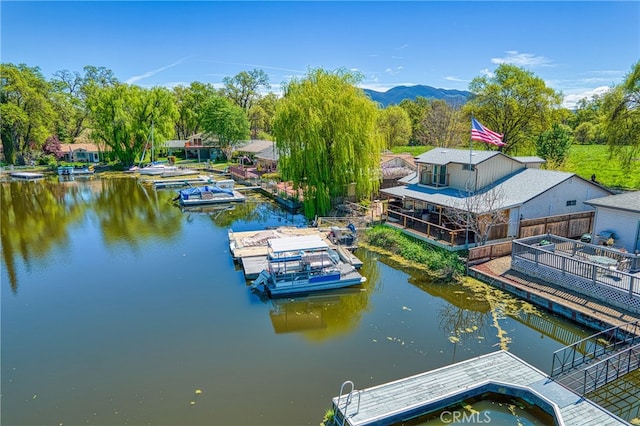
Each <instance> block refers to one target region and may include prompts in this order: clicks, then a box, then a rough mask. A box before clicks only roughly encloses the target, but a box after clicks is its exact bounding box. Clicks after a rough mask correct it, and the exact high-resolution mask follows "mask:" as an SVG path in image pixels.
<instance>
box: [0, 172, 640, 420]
mask: <svg viewBox="0 0 640 426" xmlns="http://www.w3.org/2000/svg"><path fill="white" fill-rule="evenodd" d="M174 195H175V191H173V190H159V191H156V190H154V189H153V188H151V187H148V186H143V185H141V184H140V183H138V181H137V180H136V179H135V178H132V177H123V178H111V179H100V178H94V179H91V180H75V181H70V182H58V178H57V177H55V178H50V179H46V180H44V181H39V182H11V183H3V184H2V193H1V197H2V205H1V208H2V209H1V217H0V219H1V230H2V271H1V272H2V275H1V277H0V278H1V280H2V281H1V286H2V293H1V296H2V305H1V308H2V317H1V320H2V322H1V326H2V329H1V331H2V337H1V344H2V346H1V348H2V424H3V425H36V424H38V425H40V424H45V425H81V424H91V425H143V424H144V425H146V424H153V425H186V426H188V425H318V424H319V423H320V421H321V420H322V417H323V415H324V412H325V411H326V410H327V409H328V408H330V403H331V398H332V397H333V396H335V395H337V394H338V392H339V389H340V385H341V384H342V383H343V382H344V381H345V380H351V381H353V382H354V383H355V386H356V388H359V389H362V388H365V387H369V386H373V385H376V384H380V383H383V382H387V381H391V380H396V379H400V378H403V377H405V376H408V375H413V374H417V373H420V372H423V371H426V370H430V369H433V368H437V367H442V366H444V365H448V364H450V363H453V362H457V361H461V360H465V359H468V358H472V357H475V356H478V355H482V354H486V353H489V352H493V351H496V350H499V349H500V348H506V349H508V350H509V351H510V352H512V353H514V354H515V355H517V356H518V357H520V358H522V359H524V360H525V361H527V362H529V363H530V364H532V365H534V366H535V367H537V368H539V369H540V370H542V371H544V372H549V370H550V367H551V361H552V353H553V351H555V350H557V349H559V348H561V347H563V346H564V345H565V344H568V343H572V342H573V341H575V340H577V339H579V338H582V337H585V336H587V335H589V334H591V330H586V329H583V328H582V327H580V326H577V325H575V324H572V323H569V322H567V321H565V320H562V319H560V318H558V317H555V316H553V315H551V314H548V313H546V312H543V311H540V310H538V309H535V308H533V307H532V306H530V305H528V304H527V303H525V302H522V301H518V300H516V299H514V298H512V297H510V296H508V295H507V294H505V293H502V292H500V291H498V290H496V289H493V288H491V287H488V286H485V285H482V284H479V283H477V282H471V283H470V284H468V285H461V284H447V283H433V282H430V281H429V280H428V279H426V278H424V277H423V276H422V274H420V273H416V272H410V271H403V270H402V269H399V268H397V267H396V266H394V265H392V264H390V263H389V262H388V261H387V260H386V259H385V258H383V257H382V256H381V255H379V254H376V253H373V252H369V251H366V250H364V249H362V248H361V249H358V251H356V254H357V255H358V256H359V257H360V258H361V260H363V262H364V266H363V267H362V270H361V272H362V274H363V275H364V276H366V277H367V278H368V280H367V282H366V283H365V284H364V286H363V288H362V289H359V288H356V289H350V290H347V291H344V290H343V291H339V292H329V293H324V294H321V295H317V296H315V297H307V298H297V299H284V300H265V299H261V298H260V297H259V296H258V295H256V294H253V293H252V292H251V290H250V289H249V287H248V283H247V282H246V280H245V278H244V275H243V273H242V270H241V269H240V268H239V267H238V266H237V265H235V264H234V262H233V259H232V257H231V255H230V253H229V246H228V244H229V241H228V236H227V231H228V230H229V229H233V230H234V231H247V230H258V229H263V228H265V227H273V226H281V225H298V226H303V225H305V223H306V221H305V220H304V218H303V217H302V216H300V215H292V214H291V213H288V212H286V211H284V210H282V209H281V208H280V207H278V206H277V205H276V204H275V203H273V202H272V201H270V200H268V199H266V198H263V197H262V196H260V195H258V194H255V193H251V192H248V195H249V200H248V202H247V203H245V204H241V205H235V206H234V207H233V209H230V210H224V209H218V210H210V211H206V212H183V211H181V210H180V209H179V208H178V207H176V206H175V205H173V204H172V203H171V199H172V198H173V197H174ZM636 383H637V382H636ZM607 408H609V409H612V408H611V407H607ZM614 408H615V407H614ZM620 410H622V409H618V412H616V411H615V409H612V411H614V412H616V414H619V415H620ZM623 414H624V413H623Z"/></svg>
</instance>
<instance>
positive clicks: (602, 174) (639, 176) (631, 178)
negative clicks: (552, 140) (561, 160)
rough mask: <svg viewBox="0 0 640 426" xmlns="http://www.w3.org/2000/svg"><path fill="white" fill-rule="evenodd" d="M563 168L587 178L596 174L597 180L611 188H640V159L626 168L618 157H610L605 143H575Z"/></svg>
mask: <svg viewBox="0 0 640 426" xmlns="http://www.w3.org/2000/svg"><path fill="white" fill-rule="evenodd" d="M561 170H564V171H567V172H574V173H576V174H577V175H578V176H580V177H583V178H585V179H591V175H592V174H595V175H596V180H597V181H598V182H600V183H601V184H603V185H604V186H606V187H609V188H619V189H640V161H634V162H633V163H632V164H631V167H629V169H628V170H625V169H624V168H623V167H622V166H621V165H620V162H619V161H618V160H617V159H615V158H610V157H609V148H608V147H607V146H605V145H573V146H572V147H571V150H570V151H569V158H568V159H567V161H566V162H565V164H564V166H563V167H562V168H561Z"/></svg>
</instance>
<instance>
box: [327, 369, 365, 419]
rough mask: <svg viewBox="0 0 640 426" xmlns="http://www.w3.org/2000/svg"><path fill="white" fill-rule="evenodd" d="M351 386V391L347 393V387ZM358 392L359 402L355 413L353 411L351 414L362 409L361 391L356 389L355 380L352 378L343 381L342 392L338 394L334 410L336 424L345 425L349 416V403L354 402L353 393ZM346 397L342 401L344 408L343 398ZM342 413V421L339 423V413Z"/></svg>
mask: <svg viewBox="0 0 640 426" xmlns="http://www.w3.org/2000/svg"><path fill="white" fill-rule="evenodd" d="M347 387H348V388H349V392H348V393H347V394H346V395H345V388H347ZM354 392H355V393H357V394H358V404H357V405H356V407H355V411H354V412H353V413H351V414H350V415H352V416H353V415H354V414H357V413H358V411H360V391H358V390H355V386H354V384H353V382H352V381H351V380H347V381H346V382H344V383H342V385H341V386H340V393H339V394H338V400H337V401H336V405H335V407H334V409H333V412H334V413H335V417H334V424H335V425H338V424H340V425H341V426H344V424H345V422H346V420H347V417H348V414H347V413H348V408H349V405H350V404H351V403H352V402H353V401H352V399H353V394H354ZM343 397H344V401H342V403H343V405H342V410H341V409H340V408H341V405H340V404H341V400H342V398H343ZM340 412H341V413H342V421H341V422H340V423H339V419H338V417H337V416H338V413H340Z"/></svg>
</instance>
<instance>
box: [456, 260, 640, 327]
mask: <svg viewBox="0 0 640 426" xmlns="http://www.w3.org/2000/svg"><path fill="white" fill-rule="evenodd" d="M469 273H470V275H471V276H473V277H475V278H478V279H480V280H482V281H484V282H487V283H488V284H491V285H493V286H495V287H498V288H501V289H503V290H505V291H508V292H510V293H512V294H515V295H516V296H518V297H521V298H523V299H525V300H527V301H529V302H531V303H533V304H536V305H538V306H541V307H542V308H544V309H548V310H550V311H552V312H554V313H557V314H559V315H562V316H564V317H566V318H569V319H571V320H572V321H575V322H578V323H580V324H583V325H586V326H588V327H590V328H592V329H594V330H598V331H601V330H605V329H607V328H610V327H617V326H620V325H623V324H626V323H629V322H633V321H636V320H638V319H639V317H638V316H637V315H635V314H634V313H632V312H629V311H625V310H623V309H620V308H617V307H615V306H612V305H609V304H606V303H604V302H600V301H597V300H595V299H593V298H591V297H589V296H587V295H584V294H580V293H578V292H575V291H570V290H568V289H566V288H562V287H559V286H556V285H553V284H551V283H549V282H546V281H544V280H542V279H538V278H534V277H531V276H528V275H526V274H523V273H521V272H518V271H515V270H513V269H511V256H505V257H501V258H498V259H494V260H491V261H489V262H485V263H482V264H479V265H475V266H473V267H470V268H469Z"/></svg>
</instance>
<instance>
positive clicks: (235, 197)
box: [175, 179, 246, 206]
mask: <svg viewBox="0 0 640 426" xmlns="http://www.w3.org/2000/svg"><path fill="white" fill-rule="evenodd" d="M233 185H234V182H233V180H231V179H228V180H220V181H215V182H213V183H211V184H207V185H203V186H195V187H190V188H185V189H181V190H179V191H178V195H177V197H176V198H175V200H177V201H178V202H179V203H180V205H181V206H197V205H206V204H221V203H242V202H244V201H246V197H245V196H244V194H241V193H240V192H239V191H236V190H234V189H233V187H234V186H233Z"/></svg>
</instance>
